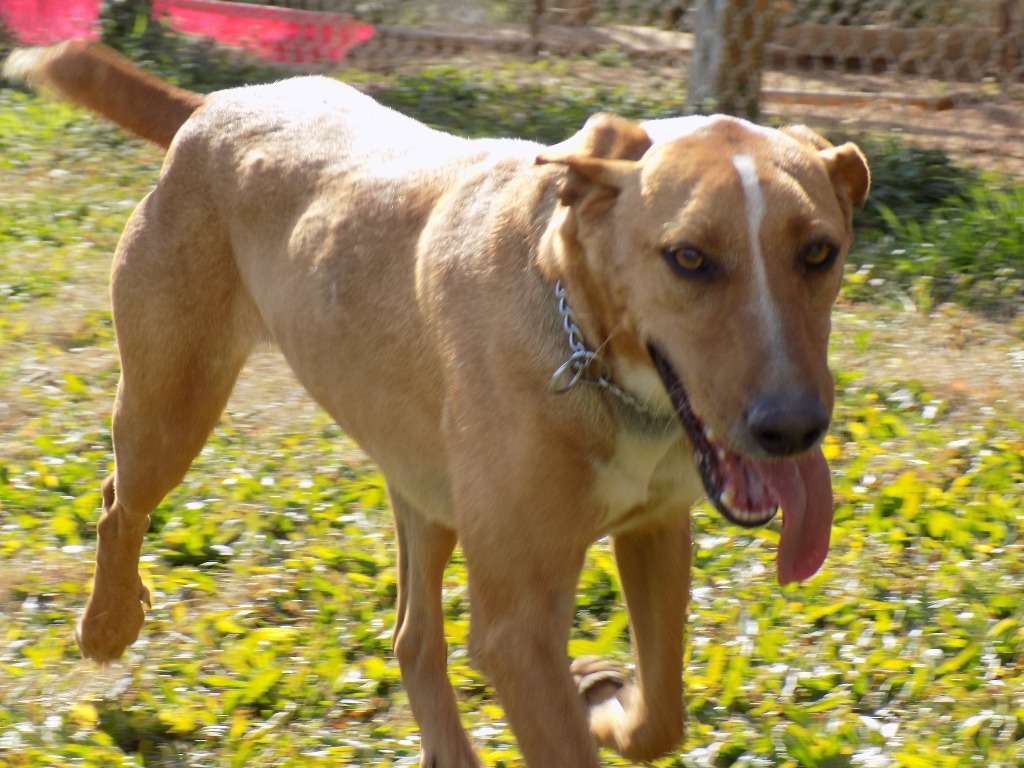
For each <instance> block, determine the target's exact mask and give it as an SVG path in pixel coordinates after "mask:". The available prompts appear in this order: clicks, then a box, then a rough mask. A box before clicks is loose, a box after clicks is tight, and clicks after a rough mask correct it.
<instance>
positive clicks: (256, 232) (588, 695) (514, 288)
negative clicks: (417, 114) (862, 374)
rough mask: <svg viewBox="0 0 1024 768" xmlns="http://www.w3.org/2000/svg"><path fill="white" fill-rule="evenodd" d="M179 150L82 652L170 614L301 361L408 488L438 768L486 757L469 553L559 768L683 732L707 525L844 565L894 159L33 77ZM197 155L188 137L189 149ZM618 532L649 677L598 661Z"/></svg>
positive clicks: (492, 657) (42, 56)
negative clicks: (270, 408)
mask: <svg viewBox="0 0 1024 768" xmlns="http://www.w3.org/2000/svg"><path fill="white" fill-rule="evenodd" d="M8 71H9V72H10V73H12V74H20V75H21V76H22V77H25V78H28V79H30V80H33V81H35V82H38V83H40V84H43V85H48V86H49V87H51V88H53V89H55V90H57V91H58V92H60V93H62V94H64V95H65V96H66V97H68V98H70V99H71V100H74V101H78V102H79V103H82V104H85V105H87V106H89V107H90V108H92V109H94V110H96V111H98V112H100V113H101V114H103V115H106V116H107V117H109V118H111V119H113V120H115V121H117V122H119V123H120V124H121V125H123V126H125V127H127V128H129V129H131V130H133V131H135V132H137V133H139V134H140V135H142V136H146V137H149V138H151V139H153V140H155V141H157V142H158V143H161V144H163V145H165V146H167V145H169V150H168V153H167V158H166V162H165V164H164V168H163V171H162V173H161V176H160V181H159V183H158V184H157V187H156V189H155V190H154V191H153V192H152V193H151V194H150V195H149V196H148V197H147V198H146V199H145V200H143V202H142V203H141V204H140V205H139V206H138V208H137V209H136V210H135V212H134V213H133V214H132V216H131V219H130V220H129V222H128V225H127V228H126V230H125V233H124V236H123V237H122V239H121V242H120V244H119V246H118V249H117V253H116V256H115V259H114V266H113V276H112V295H113V306H114V318H115V322H116V328H117V336H118V342H119V346H120V354H121V362H122V369H123V370H122V378H121V383H120V387H119V389H118V394H117V402H116V405H115V408H114V418H113V437H114V451H115V458H116V473H115V474H114V476H113V477H111V478H109V479H108V480H107V481H106V482H105V483H104V486H103V514H102V517H101V519H100V522H99V544H98V550H97V555H96V577H95V586H94V589H93V593H92V597H91V599H90V600H89V604H88V606H87V607H86V610H85V615H84V617H83V619H82V621H81V624H80V627H79V642H80V645H81V648H82V652H83V653H84V654H85V655H86V656H88V657H90V658H93V659H97V660H100V661H103V660H108V659H113V658H115V657H117V656H118V655H119V654H121V652H122V651H123V650H124V649H125V647H126V646H127V645H128V644H130V643H131V642H133V641H134V640H135V638H136V637H137V635H138V632H139V629H140V626H141V625H142V622H143V613H144V612H143V606H142V604H143V603H144V602H146V601H147V597H148V596H147V593H146V588H145V587H144V586H143V584H142V581H141V580H140V578H139V575H138V569H137V565H138V558H139V551H140V547H141V545H142V540H143V536H144V534H145V532H146V529H147V526H148V522H149V514H150V512H151V511H152V510H153V508H154V507H155V506H156V504H157V503H158V502H159V501H160V499H161V498H162V497H163V496H164V494H166V493H167V492H168V491H169V490H170V489H171V488H173V487H174V486H175V484H177V483H178V482H179V481H180V480H181V478H182V476H183V475H184V473H185V471H186V469H187V468H188V466H189V464H190V462H191V461H192V459H193V457H194V456H195V455H196V453H197V452H198V451H199V449H200V448H201V446H202V445H203V442H204V441H205V439H206V437H207V434H208V432H209V431H210V429H211V428H212V427H213V425H214V423H215V422H216V421H217V418H218V416H219V414H220V413H221V410H222V409H223V407H224V404H225V402H226V401H227V399H228V395H229V394H230V392H231V389H232V386H233V384H234V381H235V377H236V375H237V374H238V372H239V369H240V368H241V367H242V364H243V363H244V362H245V360H246V357H247V356H248V355H249V353H250V351H251V350H252V349H253V347H254V346H255V345H257V344H259V343H261V342H266V341H268V340H269V341H272V342H273V343H275V344H276V345H277V346H278V347H279V348H280V350H281V351H282V353H283V354H284V356H285V357H286V358H287V360H288V362H289V363H290V365H291V366H292V368H293V369H294V371H295V373H296V375H297V376H298V378H299V380H300V381H301V382H302V383H303V385H304V386H305V387H306V388H307V389H308V390H309V392H310V393H311V394H312V395H313V397H315V398H316V400H317V401H318V402H319V403H320V404H321V405H322V406H323V407H324V408H325V409H326V410H327V411H328V412H329V413H330V414H331V415H332V416H333V417H334V418H335V419H337V421H338V423H339V424H340V425H341V426H342V427H343V428H344V429H345V431H346V432H348V433H349V434H350V435H351V436H352V437H353V438H355V439H356V440H357V441H359V443H360V444H361V445H362V446H363V448H365V450H366V452H367V453H368V454H369V455H370V456H372V457H373V458H374V460H375V461H376V462H378V463H379V465H380V467H381V469H382V471H383V473H384V475H385V477H386V478H387V485H388V491H389V493H390V498H391V503H392V506H393V508H394V515H395V520H396V524H397V530H398V558H399V559H398V562H399V601H398V626H397V628H396V630H395V653H396V655H397V657H398V661H399V664H400V666H401V670H402V679H403V682H404V684H405V687H406V689H407V690H408V694H409V700H410V702H411V705H412V709H413V712H414V714H415V716H416V718H417V719H418V721H419V723H420V727H421V729H422V760H423V765H425V766H443V767H444V768H450V767H452V766H457V767H461V766H476V765H478V760H477V758H476V756H475V755H474V752H473V749H472V747H471V745H470V742H469V740H468V738H467V737H466V734H465V733H464V732H463V730H462V728H461V726H460V724H459V718H458V714H457V708H456V701H455V697H454V695H453V692H452V689H451V687H450V685H449V683H448V679H447V675H446V670H445V662H446V645H445V640H444V637H443V621H442V610H441V600H440V597H441V579H442V571H443V569H444V567H445V564H446V563H447V561H448V558H449V556H450V555H451V553H452V550H453V548H454V547H455V544H456V542H460V543H461V545H462V547H463V549H464V551H465V558H466V564H467V568H468V573H469V583H470V590H471V592H470V594H471V611H472V632H471V641H470V642H471V647H472V651H473V653H474V654H475V658H476V659H477V660H478V662H479V663H480V665H481V666H482V668H483V669H484V670H485V671H486V673H487V674H488V675H489V676H490V677H491V679H492V680H493V682H494V685H495V687H496V689H497V693H498V696H499V697H500V700H501V702H502V704H503V705H504V707H505V710H506V713H507V716H508V719H509V721H510V723H511V726H512V728H513V730H514V731H515V733H516V736H517V737H518V739H519V742H520V746H521V748H522V751H523V754H524V755H525V757H526V760H527V762H528V763H529V764H530V765H531V766H552V767H553V768H576V767H578V768H583V767H584V766H595V765H597V747H598V745H601V746H605V747H609V748H611V749H614V750H617V751H618V752H620V753H622V754H624V755H626V756H628V757H630V758H632V759H636V760H645V759H648V758H652V757H654V756H656V755H658V754H660V753H663V752H665V751H666V750H668V749H670V748H671V747H672V746H673V745H674V744H676V743H677V742H678V740H679V739H680V738H681V735H682V733H683V720H684V714H683V704H682V649H683V629H684V623H685V620H686V611H687V599H688V593H689V578H690V575H689V574H690V550H691V544H690V520H689V508H690V506H691V505H692V504H694V503H695V502H696V501H698V500H699V499H700V498H701V497H702V496H704V495H705V494H706V495H708V496H709V497H710V499H711V501H712V502H713V503H714V504H715V506H716V507H717V508H718V509H719V510H720V511H721V512H722V513H723V514H724V515H725V517H726V518H728V519H730V520H732V521H734V522H736V523H739V524H741V525H758V524H761V523H765V522H767V521H768V520H769V519H771V517H772V516H773V515H774V514H775V512H776V510H777V508H778V507H779V506H781V507H782V509H783V511H784V519H783V527H782V538H781V542H780V545H779V554H778V578H779V581H780V582H782V583H786V582H790V581H794V580H800V579H805V578H807V577H809V576H811V575H812V574H813V573H814V572H815V571H816V570H817V569H818V568H819V566H820V565H821V563H822V560H823V559H824V557H825V555H826V552H827V550H828V546H829V533H830V528H831V520H832V497H831V486H830V480H829V470H828V467H827V465H826V464H825V460H824V458H823V456H822V451H821V448H820V441H821V438H822V436H823V435H824V433H825V431H826V429H827V427H828V423H829V419H830V415H831V411H832V404H833V383H832V378H831V376H830V374H829V370H828V367H827V363H826V346H827V343H828V336H829V329H830V319H829V315H830V309H831V306H832V303H833V301H834V299H835V297H836V293H837V291H838V290H839V285H840V280H841V277H842V271H843V256H844V254H845V252H846V250H847V248H848V247H849V244H850V239H851V224H850V220H851V210H852V208H853V207H854V206H856V205H859V204H860V203H862V202H863V200H864V198H865V196H866V194H867V190H868V183H869V181H868V169H867V167H866V164H865V162H864V158H863V157H862V155H861V153H860V152H859V151H858V150H857V148H856V147H855V146H853V145H851V144H845V145H843V146H841V147H832V146H831V145H829V144H828V143H827V142H825V141H824V140H823V139H822V138H820V137H819V136H817V135H816V134H814V133H813V132H811V131H810V130H808V129H806V128H790V129H784V130H782V131H775V130H767V129H763V128H758V127H755V126H753V125H751V124H749V123H746V122H743V121H740V120H735V119H731V118H727V117H712V118H688V119H674V120H659V121H653V122H648V123H642V124H636V123H633V122H629V121H627V120H624V119H621V118H616V117H612V116H609V115H598V116H596V117H594V118H593V119H591V120H590V121H589V122H588V123H587V125H586V126H585V127H584V128H583V129H582V130H581V131H580V132H579V133H578V134H577V135H576V136H574V137H572V138H571V139H569V140H568V141H567V142H565V143H564V144H562V145H559V146H556V147H552V148H544V147H541V146H538V145H535V144H532V143H528V142H522V141H512V140H476V141H470V140H465V139H461V138H456V137H454V136H450V135H448V134H444V133H441V132H438V131H435V130H432V129H430V128H427V127H425V126H423V125H421V124H420V123H417V122H415V121H413V120H411V119H409V118H406V117H403V116H402V115H399V114H397V113H395V112H393V111H391V110H389V109H386V108H384V107H381V106H379V105H378V104H376V103H375V102H374V101H372V100H371V99H370V98H368V97H366V96H364V95H361V94H360V93H358V92H357V91H355V90H353V89H351V88H348V87H346V86H344V85H342V84H340V83H338V82H335V81H333V80H329V79H324V78H299V79H294V80H288V81H285V82H282V83H278V84H275V85H268V86H258V87H252V88H243V89H235V90H227V91H222V92H219V93H214V94H212V95H210V96H208V97H201V96H198V95H196V94H191V93H188V92H186V91H180V90H177V89H172V88H171V87H170V86H167V85H165V84H164V83H162V82H161V81H159V80H155V79H153V78H150V77H147V76H143V75H142V74H141V73H140V72H139V71H138V70H137V69H135V68H134V67H133V66H131V65H130V64H128V63H127V62H126V61H124V60H123V59H120V58H119V57H117V56H116V55H115V54H113V53H112V52H110V51H107V50H106V49H103V48H102V47H99V46H96V45H90V44H71V45H67V46H64V47H60V48H56V49H51V50H48V51H35V52H23V53H20V54H16V56H15V57H14V58H13V59H12V60H11V62H10V63H9V66H8ZM172 138H173V140H172ZM606 534H607V535H610V536H611V537H612V542H613V545H614V551H615V557H616V561H617V564H618V568H619V571H620V577H621V582H622V587H623V591H624V595H625V600H626V604H627V606H628V609H629V615H630V625H631V636H632V640H633V645H634V650H635V654H636V681H635V684H634V683H630V682H628V681H627V679H626V676H625V674H624V673H623V672H622V671H621V670H620V669H619V668H617V667H615V666H613V665H611V664H609V663H607V662H604V661H601V660H595V659H583V660H577V661H576V662H575V663H574V664H573V665H572V667H571V669H570V663H569V659H568V658H567V654H566V644H567V641H568V639H569V632H570V627H571V623H572V616H573V611H574V606H575V595H576V587H577V580H578V578H579V574H580V569H581V567H582V563H583V558H584V553H585V552H586V550H587V548H588V547H589V546H590V544H591V543H592V542H594V541H595V540H596V539H598V538H599V537H601V536H604V535H606Z"/></svg>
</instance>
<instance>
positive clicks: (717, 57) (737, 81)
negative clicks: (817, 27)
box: [686, 0, 772, 120]
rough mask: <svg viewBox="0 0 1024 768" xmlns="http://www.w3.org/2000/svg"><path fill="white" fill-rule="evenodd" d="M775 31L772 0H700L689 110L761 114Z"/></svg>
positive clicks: (745, 115)
mask: <svg viewBox="0 0 1024 768" xmlns="http://www.w3.org/2000/svg"><path fill="white" fill-rule="evenodd" d="M771 32H772V13H771V3H770V0H698V2H697V13H696V35H695V40H694V46H693V56H692V58H691V60H690V72H689V87H688V89H687V94H686V108H687V110H688V111H690V112H704V113H708V112H724V113H726V114H730V115H737V116H739V117H745V118H748V119H751V120H754V119H756V118H757V116H758V113H759V111H760V109H759V108H760V96H761V70H762V68H763V66H764V48H765V44H766V43H767V41H768V39H769V37H770V36H771Z"/></svg>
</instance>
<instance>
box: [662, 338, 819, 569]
mask: <svg viewBox="0 0 1024 768" xmlns="http://www.w3.org/2000/svg"><path fill="white" fill-rule="evenodd" d="M647 350H648V352H649V354H650V356H651V359H652V360H653V361H654V365H655V367H656V368H657V369H658V374H659V376H660V377H661V380H662V382H663V384H664V385H665V389H666V390H667V391H668V395H669V397H670V398H671V400H672V405H673V407H674V408H675V410H676V414H677V416H678V417H679V420H680V422H682V425H683V430H684V431H685V432H686V435H687V437H688V438H689V440H690V443H691V444H692V445H693V451H694V462H695V463H696V466H697V469H698V471H699V472H700V476H701V480H702V482H703V483H704V490H705V492H706V493H707V495H708V498H709V499H710V500H711V503H712V504H713V505H714V506H715V508H716V509H717V510H718V511H719V512H720V513H721V514H722V516H723V517H724V518H725V519H726V520H728V521H730V522H732V523H735V524H736V525H742V526H745V527H747V528H752V527H754V526H758V525H764V524H765V523H767V522H768V521H769V520H771V519H772V518H773V517H775V515H776V513H777V512H778V511H779V509H780V508H781V509H782V534H781V536H780V537H779V549H778V556H777V557H776V569H777V572H778V579H779V583H780V584H789V583H790V582H793V581H803V580H804V579H808V578H810V577H811V576H813V575H814V574H815V573H816V572H817V571H818V569H819V568H820V567H821V564H822V563H823V562H824V561H825V557H826V555H828V550H829V542H830V538H831V533H832V512H833V509H832V476H831V473H830V471H829V468H828V462H827V461H826V460H825V455H824V453H823V451H822V449H821V446H820V445H818V444H815V445H811V446H810V447H809V448H808V449H807V450H806V451H805V452H803V453H802V454H799V455H796V456H788V457H780V458H776V459H772V460H767V461H761V460H759V459H754V458H748V457H744V456H741V455H739V454H737V453H735V452H733V451H730V450H729V449H728V448H725V447H724V446H721V445H718V444H717V443H716V442H715V437H714V435H713V434H711V431H710V430H709V429H708V427H706V426H705V425H704V424H703V422H702V421H701V420H700V417H699V416H698V415H697V414H696V413H695V412H694V410H693V408H692V406H691V405H690V400H689V397H688V396H687V394H686V389H685V388H684V387H683V383H682V381H681V380H680V378H679V376H678V374H676V372H675V370H674V369H673V368H672V365H671V364H670V363H669V361H668V360H667V359H666V357H665V356H664V355H663V354H661V352H659V351H658V349H657V348H656V347H654V346H653V345H650V344H649V345H648V347H647Z"/></svg>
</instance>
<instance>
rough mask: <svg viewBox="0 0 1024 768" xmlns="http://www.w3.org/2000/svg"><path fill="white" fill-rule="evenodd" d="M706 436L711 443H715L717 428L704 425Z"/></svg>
mask: <svg viewBox="0 0 1024 768" xmlns="http://www.w3.org/2000/svg"><path fill="white" fill-rule="evenodd" d="M704 437H706V438H707V439H708V442H709V443H713V442H715V440H716V435H715V430H713V429H712V428H711V427H704Z"/></svg>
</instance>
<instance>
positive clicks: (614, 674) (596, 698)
mask: <svg viewBox="0 0 1024 768" xmlns="http://www.w3.org/2000/svg"><path fill="white" fill-rule="evenodd" d="M569 670H570V671H571V672H572V676H573V679H574V680H575V681H576V688H577V690H578V691H579V692H580V695H581V696H582V697H583V698H584V700H585V701H586V702H587V704H588V705H589V706H591V707H596V706H599V705H600V704H603V703H604V702H606V701H608V700H609V699H611V698H612V697H614V696H616V695H617V694H618V693H619V692H620V691H621V690H622V689H623V688H625V687H626V686H627V685H629V676H628V675H627V674H626V670H625V668H624V667H623V666H622V665H621V664H616V663H615V662H613V661H608V660H607V659H602V658H599V657H597V656H580V657H579V658H578V659H576V660H575V661H573V663H572V666H571V667H569Z"/></svg>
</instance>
